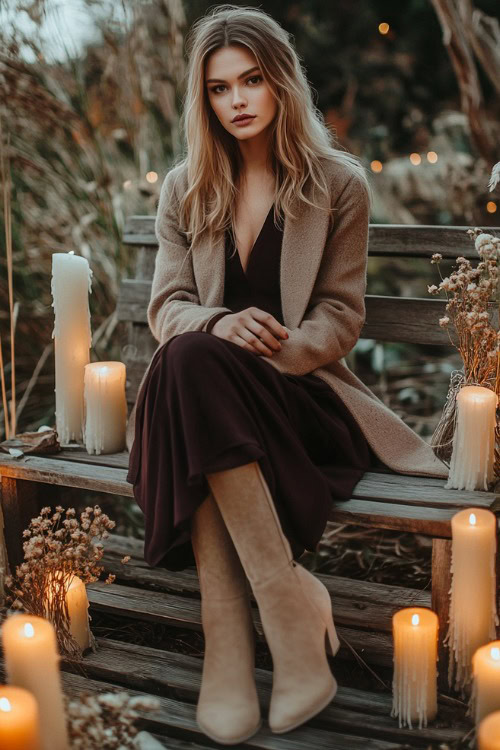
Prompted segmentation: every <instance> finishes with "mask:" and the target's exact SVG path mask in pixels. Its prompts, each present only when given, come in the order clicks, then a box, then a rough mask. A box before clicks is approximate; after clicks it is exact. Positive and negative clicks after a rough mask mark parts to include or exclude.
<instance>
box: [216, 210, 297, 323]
mask: <svg viewBox="0 0 500 750" xmlns="http://www.w3.org/2000/svg"><path fill="white" fill-rule="evenodd" d="M274 206H275V204H274V203H273V205H272V206H271V208H270V209H269V213H268V214H267V216H266V219H265V221H264V223H263V225H262V228H261V230H260V232H259V234H258V236H257V239H256V240H255V242H254V245H253V248H252V251H251V253H250V255H249V257H248V263H247V268H246V271H244V270H243V266H242V263H241V258H240V255H239V253H238V251H237V249H236V248H235V245H234V242H233V238H232V235H231V233H230V232H229V230H228V231H227V232H226V244H225V248H226V266H225V278H224V302H223V304H224V306H225V307H228V308H229V309H230V310H232V311H233V312H237V311H239V310H244V309H245V308H247V307H252V306H255V307H259V308H261V309H262V310H267V311H268V312H270V313H271V314H272V315H274V317H275V318H276V319H277V320H279V321H280V323H281V324H282V325H284V320H283V311H282V307H281V288H280V267H281V245H282V241H283V229H284V223H283V219H282V217H280V219H281V220H280V222H279V223H278V225H276V224H275V223H274V220H273V219H274V217H273V212H274ZM224 314H225V313H221V314H220V315H221V317H222V316H223V315H224ZM215 322H216V319H215V321H214V325H215Z"/></svg>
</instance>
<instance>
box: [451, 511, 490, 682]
mask: <svg viewBox="0 0 500 750" xmlns="http://www.w3.org/2000/svg"><path fill="white" fill-rule="evenodd" d="M496 533H497V520H496V517H495V515H494V514H493V513H492V512H491V511H490V510H485V509H483V508H467V509H466V510H461V511H460V512H459V513H455V515H454V516H453V518H452V519H451V534H452V553H451V554H452V561H451V572H452V581H451V601H450V617H449V623H450V625H449V628H448V633H447V635H446V639H445V643H447V644H449V647H450V649H451V651H452V653H451V654H450V660H449V668H448V682H449V684H450V686H451V683H452V679H453V673H454V672H456V677H455V687H456V689H457V690H458V689H459V688H463V687H465V685H466V684H467V683H468V682H470V680H471V678H472V655H473V654H474V652H475V651H476V649H478V648H479V646H483V645H484V644H485V643H488V642H489V641H491V640H493V639H494V638H496V625H498V617H497V610H496V595H495V585H496V571H495V554H496Z"/></svg>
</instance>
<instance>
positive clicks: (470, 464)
mask: <svg viewBox="0 0 500 750" xmlns="http://www.w3.org/2000/svg"><path fill="white" fill-rule="evenodd" d="M496 408H497V395H496V393H495V392H494V391H492V390H490V389H489V388H485V387H482V386H476V385H466V386H464V387H463V388H461V389H460V391H459V393H458V396H457V422H456V427H455V433H454V435H453V452H452V455H451V462H450V472H449V475H448V481H447V483H446V484H445V487H446V488H447V489H457V490H487V489H488V485H489V484H490V483H491V482H492V481H493V479H494V478H495V471H494V458H495V424H496Z"/></svg>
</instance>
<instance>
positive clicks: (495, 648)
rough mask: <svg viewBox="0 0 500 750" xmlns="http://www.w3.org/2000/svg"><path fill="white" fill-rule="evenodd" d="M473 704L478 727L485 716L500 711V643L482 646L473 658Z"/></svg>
mask: <svg viewBox="0 0 500 750" xmlns="http://www.w3.org/2000/svg"><path fill="white" fill-rule="evenodd" d="M472 670H473V674H474V686H473V691H472V702H473V705H474V711H475V721H476V727H478V726H479V722H480V721H481V720H482V719H484V717H485V716H487V715H488V714H491V713H492V712H493V711H498V710H500V641H491V643H487V644H486V645H485V646H481V648H478V649H477V651H476V652H475V654H474V656H473V657H472Z"/></svg>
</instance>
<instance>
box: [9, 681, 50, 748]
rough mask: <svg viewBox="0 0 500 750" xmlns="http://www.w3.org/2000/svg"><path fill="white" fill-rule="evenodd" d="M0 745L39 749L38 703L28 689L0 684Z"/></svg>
mask: <svg viewBox="0 0 500 750" xmlns="http://www.w3.org/2000/svg"><path fill="white" fill-rule="evenodd" d="M0 747H1V748H2V750H41V747H42V746H41V740H40V715H39V711H38V703H37V701H36V698H35V697H34V695H32V694H31V693H30V692H29V691H28V690H24V689H23V688H20V687H12V685H0Z"/></svg>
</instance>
